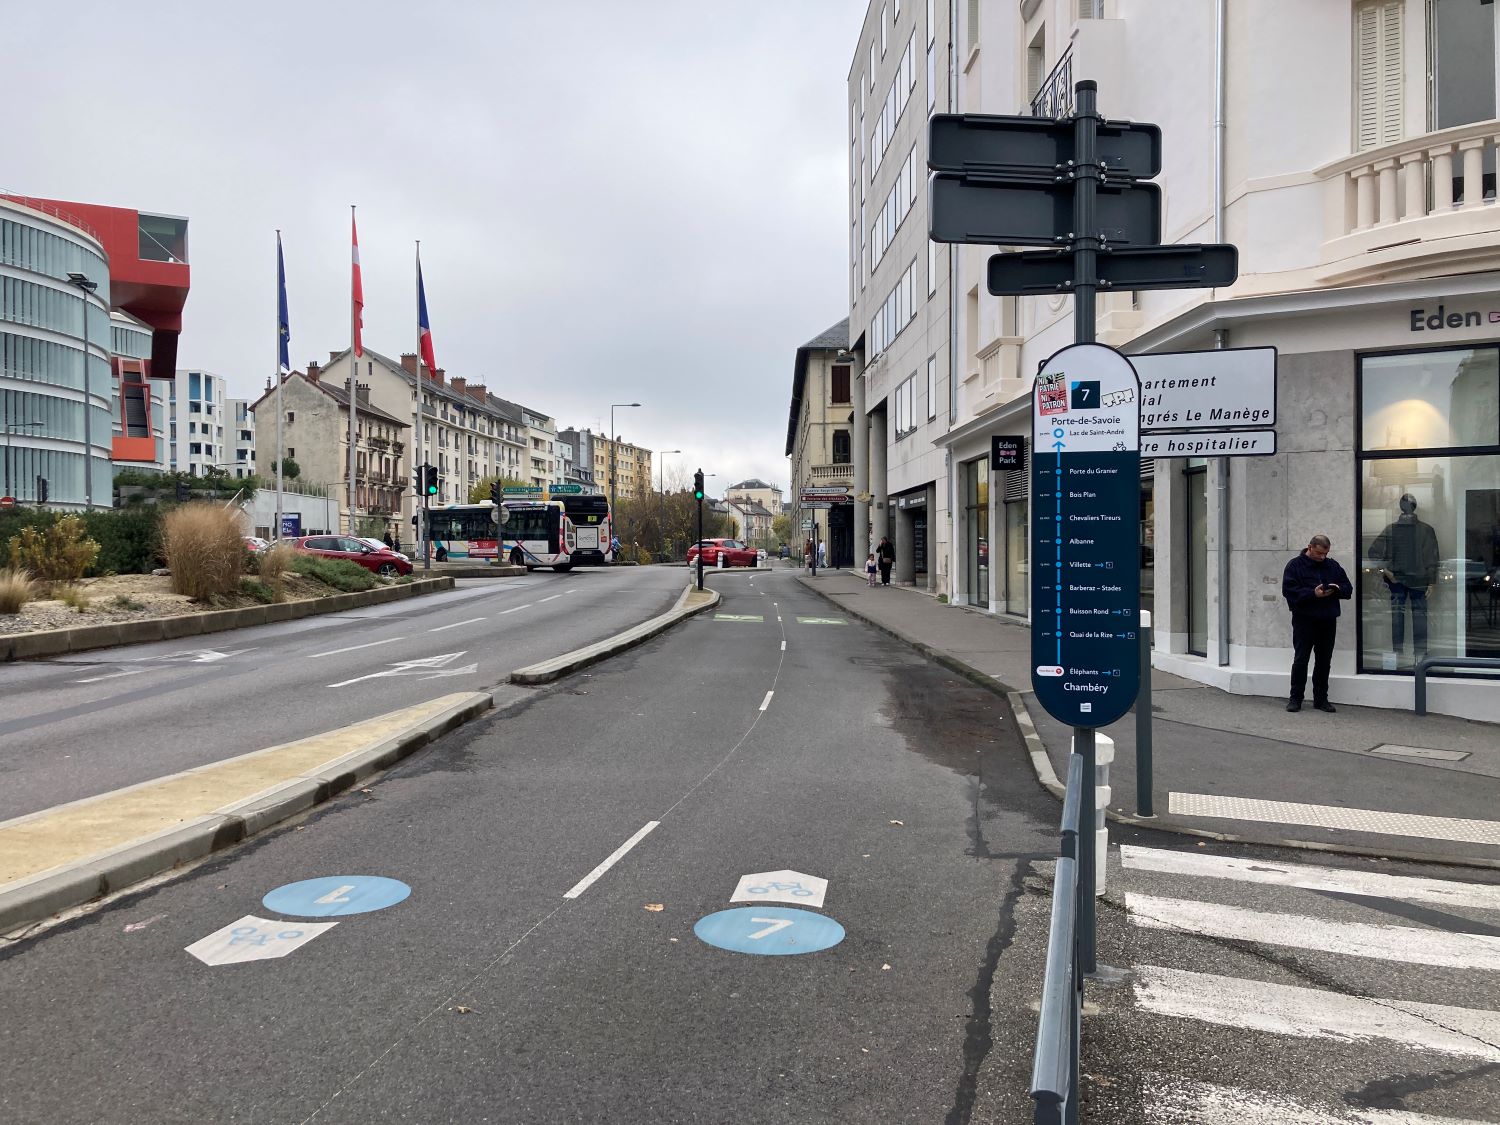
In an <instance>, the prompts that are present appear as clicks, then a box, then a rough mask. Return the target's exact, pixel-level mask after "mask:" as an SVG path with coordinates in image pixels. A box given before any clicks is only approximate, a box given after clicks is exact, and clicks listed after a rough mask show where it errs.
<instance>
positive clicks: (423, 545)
mask: <svg viewBox="0 0 1500 1125" xmlns="http://www.w3.org/2000/svg"><path fill="white" fill-rule="evenodd" d="M416 288H417V363H416V367H417V374H416V377H415V380H414V382H415V383H416V390H417V404H416V406H415V407H413V408H412V428H413V430H414V431H415V434H414V437H413V439H412V440H413V445H412V473H413V476H412V480H413V481H414V482H415V483H416V488H415V489H414V490H413V491H412V494H411V495H412V502H411V513H412V519H413V521H414V523H415V525H416V529H417V536H416V538H417V549H418V550H419V551H421V552H422V569H423V570H431V569H432V559H431V557H430V556H429V554H428V551H427V521H426V520H424V519H422V510H423V508H425V507H426V499H425V497H426V496H427V482H426V481H425V480H417V477H416V475H415V474H416V473H417V472H418V471H419V470H420V468H421V466H423V465H425V464H427V457H426V455H425V453H424V452H423V449H422V240H421V239H420V238H419V239H417V280H416Z"/></svg>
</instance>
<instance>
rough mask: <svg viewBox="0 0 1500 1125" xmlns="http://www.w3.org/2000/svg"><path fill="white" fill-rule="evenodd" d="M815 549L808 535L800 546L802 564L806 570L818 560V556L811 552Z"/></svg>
mask: <svg viewBox="0 0 1500 1125" xmlns="http://www.w3.org/2000/svg"><path fill="white" fill-rule="evenodd" d="M815 549H816V548H815V547H814V546H813V541H812V538H811V536H809V537H808V540H807V543H806V544H805V545H804V546H803V548H802V565H803V566H804V567H805V568H806V569H808V570H811V569H812V567H813V563H815V562H817V561H818V556H817V555H816V554H814V553H813V552H814V551H815Z"/></svg>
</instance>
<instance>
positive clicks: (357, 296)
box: [349, 208, 365, 358]
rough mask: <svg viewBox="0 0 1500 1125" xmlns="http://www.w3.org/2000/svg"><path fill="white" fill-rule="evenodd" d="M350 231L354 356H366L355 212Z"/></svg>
mask: <svg viewBox="0 0 1500 1125" xmlns="http://www.w3.org/2000/svg"><path fill="white" fill-rule="evenodd" d="M349 230H350V233H351V235H352V237H353V240H354V355H355V356H356V358H357V357H359V356H362V355H364V354H365V344H364V329H365V285H364V282H363V281H362V280H361V279H360V276H359V226H358V224H357V223H355V221H354V211H353V209H352V208H351V209H350V212H349Z"/></svg>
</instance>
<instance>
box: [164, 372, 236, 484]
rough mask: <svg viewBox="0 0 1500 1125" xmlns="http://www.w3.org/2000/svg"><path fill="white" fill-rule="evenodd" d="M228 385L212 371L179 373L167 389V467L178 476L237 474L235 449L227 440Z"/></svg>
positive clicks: (220, 376)
mask: <svg viewBox="0 0 1500 1125" xmlns="http://www.w3.org/2000/svg"><path fill="white" fill-rule="evenodd" d="M228 389H229V388H228V384H227V383H226V382H225V381H224V377H223V376H222V375H215V374H213V373H212V372H210V371H187V370H179V371H178V372H177V377H176V378H175V379H174V380H173V381H172V382H171V383H170V384H168V387H167V466H168V468H169V469H171V471H172V472H174V473H189V474H191V475H192V476H195V477H201V476H208V475H210V470H212V469H215V468H219V469H223V470H224V471H225V472H227V473H231V474H232V473H233V472H234V447H233V444H232V443H228V442H227V439H226V436H225V435H226V430H227V429H228V421H229V399H228V397H227V395H228Z"/></svg>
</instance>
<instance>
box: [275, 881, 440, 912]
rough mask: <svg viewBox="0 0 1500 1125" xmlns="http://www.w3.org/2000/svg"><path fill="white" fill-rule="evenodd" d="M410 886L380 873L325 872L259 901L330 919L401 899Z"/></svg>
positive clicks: (277, 889)
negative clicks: (319, 877)
mask: <svg viewBox="0 0 1500 1125" xmlns="http://www.w3.org/2000/svg"><path fill="white" fill-rule="evenodd" d="M410 894H411V888H410V887H409V886H407V885H406V884H405V883H403V882H401V880H400V879H387V878H385V877H384V876H382V875H328V876H325V877H323V878H321V879H303V880H302V881H301V882H298V883H287V884H286V885H285V886H281V887H277V888H276V889H275V890H274V891H272V892H271V893H270V894H268V895H266V897H265V898H263V899H261V904H262V905H264V906H265V908H266V909H267V910H274V911H275V912H276V913H277V914H290V915H292V916H293V917H295V918H332V917H334V916H336V915H344V914H366V913H368V912H369V911H371V910H384V909H385V908H386V907H388V906H395V905H396V904H397V903H398V902H404V901H405V900H406V898H407V896H408V895H410Z"/></svg>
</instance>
